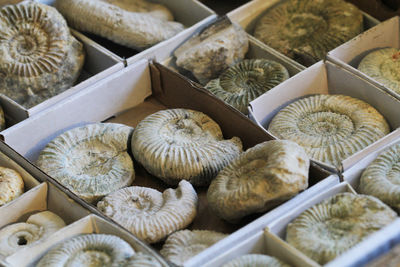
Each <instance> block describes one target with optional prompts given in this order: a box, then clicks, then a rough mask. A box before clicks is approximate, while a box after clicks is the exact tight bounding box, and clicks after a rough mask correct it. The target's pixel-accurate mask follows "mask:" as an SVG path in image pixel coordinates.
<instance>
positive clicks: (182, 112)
mask: <svg viewBox="0 0 400 267" xmlns="http://www.w3.org/2000/svg"><path fill="white" fill-rule="evenodd" d="M241 152H242V143H241V141H240V139H239V138H238V137H233V138H232V139H230V140H224V139H223V136H222V132H221V129H220V127H219V126H218V124H217V123H216V122H215V121H213V120H212V119H211V118H210V117H208V116H207V115H205V114H204V113H202V112H199V111H194V110H189V109H168V110H162V111H159V112H156V113H154V114H152V115H150V116H148V117H146V118H145V119H144V120H142V121H141V122H140V123H139V124H138V126H137V127H136V129H135V131H134V132H133V136H132V153H133V156H134V157H135V159H136V160H137V161H138V162H140V163H141V164H142V165H143V166H144V168H145V169H146V170H147V171H148V172H149V173H151V174H152V175H154V176H156V177H158V178H160V179H162V180H163V181H164V182H166V183H168V184H171V185H176V184H177V183H178V182H179V181H180V180H182V179H184V180H188V181H189V182H191V183H192V184H193V185H208V184H209V183H210V181H211V179H213V178H214V177H215V176H216V175H217V173H218V172H219V171H220V170H221V169H222V168H223V167H224V166H226V165H227V164H228V163H229V162H230V161H231V160H233V159H234V158H236V157H237V156H239V154H240V153H241Z"/></svg>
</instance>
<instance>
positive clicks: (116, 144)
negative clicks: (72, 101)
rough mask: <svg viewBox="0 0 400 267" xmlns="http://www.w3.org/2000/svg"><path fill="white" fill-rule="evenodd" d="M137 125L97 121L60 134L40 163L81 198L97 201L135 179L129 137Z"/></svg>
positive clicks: (42, 156)
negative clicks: (129, 151) (132, 126)
mask: <svg viewBox="0 0 400 267" xmlns="http://www.w3.org/2000/svg"><path fill="white" fill-rule="evenodd" d="M132 130H133V128H131V127H128V126H126V125H122V124H117V123H94V124H88V125H85V126H81V127H77V128H74V129H72V130H69V131H66V132H65V133H63V134H61V135H59V136H58V137H56V138H55V139H53V140H52V141H51V142H49V143H48V144H47V145H46V147H45V148H44V149H43V150H42V151H41V152H40V155H39V158H38V160H37V165H38V166H39V168H41V169H42V170H43V171H44V172H46V173H47V174H48V175H50V176H51V177H53V178H54V179H56V180H57V181H58V182H60V183H61V184H63V185H64V186H65V187H67V188H68V189H69V190H71V191H72V192H74V193H75V194H77V195H78V196H79V197H80V198H82V199H84V200H86V201H88V202H94V201H96V200H98V199H99V198H101V197H103V196H105V195H107V194H109V193H110V192H113V191H115V190H117V189H119V188H122V187H125V186H128V185H130V184H131V183H132V182H133V180H134V178H135V172H134V169H133V161H132V159H131V157H130V156H129V154H128V152H127V151H128V140H129V137H130V135H131V133H132Z"/></svg>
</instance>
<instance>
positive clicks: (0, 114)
mask: <svg viewBox="0 0 400 267" xmlns="http://www.w3.org/2000/svg"><path fill="white" fill-rule="evenodd" d="M5 128H6V119H5V117H4V111H3V108H2V107H1V106H0V131H2V130H4V129H5Z"/></svg>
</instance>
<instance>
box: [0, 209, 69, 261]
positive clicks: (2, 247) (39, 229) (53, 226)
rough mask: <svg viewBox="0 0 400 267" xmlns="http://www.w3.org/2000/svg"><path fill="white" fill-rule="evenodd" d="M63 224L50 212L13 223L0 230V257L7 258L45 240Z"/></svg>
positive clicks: (43, 212) (61, 220)
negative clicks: (22, 221)
mask: <svg viewBox="0 0 400 267" xmlns="http://www.w3.org/2000/svg"><path fill="white" fill-rule="evenodd" d="M64 226H65V223H64V221H63V219H61V218H60V217H59V216H58V215H56V214H54V213H52V212H51V211H42V212H39V213H36V214H34V215H31V216H30V217H29V218H28V220H27V221H26V222H24V223H14V224H11V225H8V226H6V227H4V228H3V229H1V230H0V255H1V256H4V257H7V256H8V255H11V254H14V253H15V252H17V251H18V250H19V249H22V248H24V247H27V246H30V245H32V244H34V243H35V242H38V241H40V240H44V239H46V238H47V237H48V236H50V235H51V234H53V233H55V232H56V231H58V230H59V229H61V228H63V227H64Z"/></svg>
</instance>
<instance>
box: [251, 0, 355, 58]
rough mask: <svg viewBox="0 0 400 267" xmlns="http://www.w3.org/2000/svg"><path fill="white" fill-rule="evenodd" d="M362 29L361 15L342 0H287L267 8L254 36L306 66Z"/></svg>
mask: <svg viewBox="0 0 400 267" xmlns="http://www.w3.org/2000/svg"><path fill="white" fill-rule="evenodd" d="M362 30H363V16H362V13H361V11H360V10H359V9H358V8H357V7H356V6H354V5H352V4H350V3H347V2H345V1H343V0H289V1H284V2H283V3H281V4H278V5H276V6H274V7H272V8H270V9H268V10H267V11H266V12H265V14H264V15H263V17H262V18H261V19H260V20H259V21H258V22H257V24H256V26H255V30H254V36H255V37H256V38H258V39H260V40H261V41H262V42H264V43H265V44H267V45H269V46H271V47H272V48H274V49H277V50H278V51H279V52H281V53H283V54H285V55H287V56H288V57H290V58H292V59H294V60H296V61H298V62H299V63H301V64H303V65H306V66H309V65H312V64H313V63H315V62H317V61H318V60H321V59H324V58H325V55H326V53H327V52H329V51H330V50H332V49H333V48H335V47H337V46H339V45H340V44H342V43H344V42H346V41H347V40H349V39H351V38H353V37H355V36H356V35H357V34H359V33H361V31H362Z"/></svg>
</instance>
